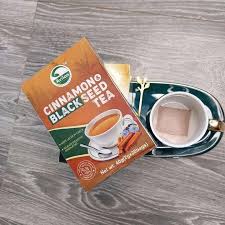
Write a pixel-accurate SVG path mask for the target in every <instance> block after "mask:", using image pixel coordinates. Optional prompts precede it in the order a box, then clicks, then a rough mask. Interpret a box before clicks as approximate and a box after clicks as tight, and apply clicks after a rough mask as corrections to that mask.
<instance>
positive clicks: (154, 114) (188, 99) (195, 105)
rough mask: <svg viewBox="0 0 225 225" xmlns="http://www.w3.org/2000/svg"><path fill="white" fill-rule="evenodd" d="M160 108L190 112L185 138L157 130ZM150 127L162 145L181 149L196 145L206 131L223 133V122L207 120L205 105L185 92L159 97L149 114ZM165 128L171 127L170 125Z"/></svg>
mask: <svg viewBox="0 0 225 225" xmlns="http://www.w3.org/2000/svg"><path fill="white" fill-rule="evenodd" d="M160 106H164V107H171V108H175V107H178V108H180V109H188V110H191V111H190V112H191V114H190V119H189V128H188V134H187V136H179V135H178V136H177V135H171V134H163V133H162V132H160V131H159V130H158V129H157V118H158V110H159V107H160ZM149 121H150V126H151V129H152V131H153V133H154V135H155V136H156V138H157V139H158V140H159V141H161V142H162V143H163V144H165V145H168V146H171V147H174V148H183V147H188V146H190V145H193V144H195V143H197V142H198V141H199V140H200V139H201V138H202V137H203V136H204V134H205V133H206V131H207V129H210V130H214V131H224V127H225V126H224V122H222V121H217V120H211V119H209V118H208V114H207V111H206V107H205V105H204V104H203V103H202V101H201V100H200V99H199V98H197V97H196V96H194V95H192V94H190V93H187V92H173V93H169V94H166V95H164V96H163V97H161V98H160V99H159V100H158V101H157V102H156V103H155V104H154V106H153V108H152V110H151V113H150V120H149ZM167 126H172V125H171V124H170V125H169V124H168V125H167Z"/></svg>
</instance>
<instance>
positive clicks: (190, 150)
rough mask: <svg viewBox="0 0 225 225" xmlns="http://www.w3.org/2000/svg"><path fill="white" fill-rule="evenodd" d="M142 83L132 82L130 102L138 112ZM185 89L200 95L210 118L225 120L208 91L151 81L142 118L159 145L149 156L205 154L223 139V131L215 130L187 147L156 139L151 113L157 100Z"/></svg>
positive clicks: (143, 105) (144, 96) (218, 105)
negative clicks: (172, 145) (174, 145)
mask: <svg viewBox="0 0 225 225" xmlns="http://www.w3.org/2000/svg"><path fill="white" fill-rule="evenodd" d="M138 87H140V84H139V83H137V82H131V85H130V96H129V102H130V104H131V106H132V107H133V108H134V109H135V110H136V111H137V112H138V109H139V102H140V91H138ZM176 91H184V92H189V93H191V94H193V95H195V96H196V97H198V98H199V99H200V100H201V101H202V102H203V103H204V104H205V106H206V109H207V111H208V116H209V119H211V118H214V119H217V120H220V121H224V112H223V109H222V108H221V105H220V104H219V102H218V101H217V100H216V98H214V97H213V96H212V95H210V94H209V93H208V92H206V91H204V90H201V89H198V88H195V87H191V86H187V85H183V84H176V83H164V82H152V81H151V82H150V86H149V87H148V88H146V89H145V90H144V93H143V101H142V107H141V115H140V119H141V121H142V123H143V124H144V126H145V127H146V128H147V129H148V131H149V133H150V134H151V135H152V136H153V137H154V139H155V141H156V143H157V145H158V147H157V148H156V149H155V150H153V151H152V152H151V153H148V154H147V155H146V156H148V157H173V158H177V157H183V156H194V155H198V154H203V153H205V152H207V151H209V150H211V149H213V148H214V147H215V146H216V145H217V144H218V143H219V141H220V140H221V138H222V136H223V133H221V132H215V131H207V132H206V133H205V135H204V137H203V138H202V139H201V140H200V141H199V142H198V143H196V144H194V145H191V146H189V147H186V148H172V147H169V146H166V145H164V144H162V143H161V142H160V141H158V140H157V139H156V137H155V136H154V134H153V133H152V130H151V127H150V126H149V114H150V112H151V109H152V107H153V105H154V104H155V102H156V101H157V100H158V99H159V98H160V97H162V96H163V95H165V94H168V93H171V92H176Z"/></svg>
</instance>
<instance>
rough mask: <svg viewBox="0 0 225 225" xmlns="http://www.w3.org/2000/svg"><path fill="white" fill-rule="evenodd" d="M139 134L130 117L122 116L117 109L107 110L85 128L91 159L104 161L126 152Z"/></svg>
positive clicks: (136, 125) (135, 124) (82, 145)
mask: <svg viewBox="0 0 225 225" xmlns="http://www.w3.org/2000/svg"><path fill="white" fill-rule="evenodd" d="M140 134H141V132H140V131H139V126H138V124H137V123H136V122H135V121H134V120H133V117H132V116H131V115H128V114H127V115H125V116H123V115H122V113H121V111H120V110H118V109H111V110H107V111H105V112H103V113H101V114H99V115H98V116H96V117H95V118H93V119H92V120H91V121H90V122H89V124H88V125H87V126H86V128H85V135H86V136H87V137H88V138H89V139H90V142H89V144H88V145H85V144H80V146H81V147H84V148H87V149H88V153H89V155H90V157H91V158H93V159H95V160H98V161H104V160H110V159H113V158H116V157H117V156H119V155H121V154H123V153H125V152H128V151H129V149H131V147H132V146H133V145H134V144H135V143H136V141H137V139H138V137H139V136H140Z"/></svg>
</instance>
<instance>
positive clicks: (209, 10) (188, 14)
mask: <svg viewBox="0 0 225 225" xmlns="http://www.w3.org/2000/svg"><path fill="white" fill-rule="evenodd" d="M40 1H41V2H47V3H48V4H52V5H54V4H55V3H57V4H58V5H60V3H62V1H60V0H40ZM63 3H64V4H66V5H71V4H72V5H73V6H76V7H78V8H84V7H91V8H99V9H115V10H121V11H130V12H142V13H148V14H149V13H150V14H157V15H167V16H172V17H178V18H180V17H185V18H190V19H198V20H211V21H217V22H224V21H225V5H224V1H223V0H219V1H218V0H216V1H214V0H212V1H209V0H200V1H187V0H180V1H174V0H167V1H164V0H162V1H155V0H136V1H129V0H122V1H121V0H112V1H101V0H92V1H89V0H76V1H71V0H64V1H63ZM64 4H63V7H64Z"/></svg>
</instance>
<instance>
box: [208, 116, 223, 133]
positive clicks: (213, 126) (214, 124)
mask: <svg viewBox="0 0 225 225" xmlns="http://www.w3.org/2000/svg"><path fill="white" fill-rule="evenodd" d="M208 129H209V130H211V131H220V132H224V131H225V122H223V121H219V120H214V119H210V120H209V127H208Z"/></svg>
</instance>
